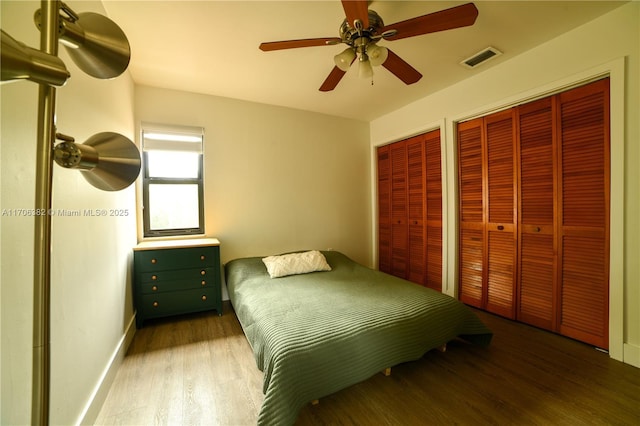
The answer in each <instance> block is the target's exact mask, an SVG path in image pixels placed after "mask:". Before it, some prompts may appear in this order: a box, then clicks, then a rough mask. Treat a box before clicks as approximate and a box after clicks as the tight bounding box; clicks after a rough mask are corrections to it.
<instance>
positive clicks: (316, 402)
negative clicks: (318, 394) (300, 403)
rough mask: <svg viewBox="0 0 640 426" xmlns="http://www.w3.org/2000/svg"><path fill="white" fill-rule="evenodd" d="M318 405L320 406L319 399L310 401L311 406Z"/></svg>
mask: <svg viewBox="0 0 640 426" xmlns="http://www.w3.org/2000/svg"><path fill="white" fill-rule="evenodd" d="M318 404H320V400H319V399H314V400H313V401H311V405H318Z"/></svg>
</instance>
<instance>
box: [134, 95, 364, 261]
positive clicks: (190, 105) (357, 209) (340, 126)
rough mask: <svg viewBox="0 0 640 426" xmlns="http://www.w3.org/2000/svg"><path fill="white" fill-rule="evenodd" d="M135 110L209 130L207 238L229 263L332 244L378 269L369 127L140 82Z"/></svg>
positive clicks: (145, 117) (144, 117) (141, 117)
mask: <svg viewBox="0 0 640 426" xmlns="http://www.w3.org/2000/svg"><path fill="white" fill-rule="evenodd" d="M135 110H136V121H137V122H138V123H139V122H142V121H145V122H156V123H163V124H174V125H189V126H202V127H204V128H205V165H204V173H205V215H206V217H205V232H206V234H207V236H211V237H216V238H218V239H219V240H220V242H221V254H222V261H223V262H226V261H229V260H231V259H234V258H237V257H244V256H261V255H269V254H276V253H281V252H285V251H291V250H301V249H319V250H326V249H328V248H332V249H334V250H339V251H342V252H343V253H345V254H347V255H348V256H350V257H352V258H353V259H354V260H357V261H359V262H361V263H364V264H367V265H368V264H370V247H371V241H370V229H371V222H370V219H369V218H370V217H371V211H370V191H369V188H370V185H371V182H370V168H369V167H370V164H369V161H368V160H369V157H368V156H369V126H368V123H366V122H361V121H354V120H348V119H341V118H336V117H331V116H327V115H321V114H316V113H310V112H304V111H299V110H292V109H288V108H282V107H276V106H270V105H264V104H258V103H251V102H245V101H239V100H233V99H228V98H220V97H215V96H207V95H199V94H193V93H186V92H177V91H172V90H163V89H156V88H150V87H138V86H137V87H136V108H135Z"/></svg>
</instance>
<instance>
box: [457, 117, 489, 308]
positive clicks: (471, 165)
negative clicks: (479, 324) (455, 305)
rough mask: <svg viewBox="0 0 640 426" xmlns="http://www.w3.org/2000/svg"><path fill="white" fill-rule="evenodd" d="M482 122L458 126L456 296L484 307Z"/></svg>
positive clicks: (470, 122) (481, 120)
mask: <svg viewBox="0 0 640 426" xmlns="http://www.w3.org/2000/svg"><path fill="white" fill-rule="evenodd" d="M482 133H483V119H482V118H479V119H475V120H470V121H467V122H464V123H460V124H459V125H458V168H459V170H458V177H459V179H458V185H459V203H460V215H459V217H460V231H459V232H460V244H459V259H460V264H459V268H460V271H459V289H460V290H459V296H460V300H461V301H462V302H464V303H467V304H469V305H472V306H476V307H479V308H482V307H484V306H483V300H484V291H483V281H484V280H483V273H484V209H483V195H482V194H483V181H484V179H483V173H484V171H483V170H484V169H483V166H482V165H483V160H484V158H483V145H482V139H483V138H482Z"/></svg>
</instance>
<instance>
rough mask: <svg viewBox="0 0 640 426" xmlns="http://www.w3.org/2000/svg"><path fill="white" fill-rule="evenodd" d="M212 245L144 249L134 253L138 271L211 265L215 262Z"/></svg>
mask: <svg viewBox="0 0 640 426" xmlns="http://www.w3.org/2000/svg"><path fill="white" fill-rule="evenodd" d="M216 260H217V258H216V251H215V248H214V247H190V248H179V249H173V250H144V251H140V252H138V253H137V255H136V270H137V271H138V272H147V271H164V270H168V269H178V268H180V269H185V268H198V267H206V266H213V265H214V263H215V262H216Z"/></svg>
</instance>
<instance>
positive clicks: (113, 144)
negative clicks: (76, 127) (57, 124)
mask: <svg viewBox="0 0 640 426" xmlns="http://www.w3.org/2000/svg"><path fill="white" fill-rule="evenodd" d="M54 159H55V161H56V163H58V165H60V166H62V167H65V168H68V169H78V170H80V172H81V173H82V175H83V176H84V178H85V179H86V180H87V182H89V183H90V184H91V185H93V186H95V187H96V188H98V189H101V190H103V191H120V190H121V189H124V188H126V187H127V186H129V185H131V184H132V183H133V182H134V181H135V180H136V178H137V177H138V174H140V153H139V151H138V148H137V147H136V146H135V145H134V143H133V142H131V141H130V140H129V139H128V138H126V137H124V136H122V135H120V134H118V133H113V132H102V133H98V134H95V135H93V136H91V137H90V138H89V139H87V141H86V142H85V143H83V144H76V143H74V142H71V141H66V142H62V143H59V144H58V145H56V147H55V149H54Z"/></svg>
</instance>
